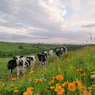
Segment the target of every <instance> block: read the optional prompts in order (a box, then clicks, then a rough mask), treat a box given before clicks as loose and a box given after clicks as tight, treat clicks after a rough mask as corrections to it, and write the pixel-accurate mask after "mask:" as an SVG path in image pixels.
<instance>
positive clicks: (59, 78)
mask: <svg viewBox="0 0 95 95" xmlns="http://www.w3.org/2000/svg"><path fill="white" fill-rule="evenodd" d="M56 79H57V80H59V81H61V80H63V79H64V78H63V76H62V75H57V76H56Z"/></svg>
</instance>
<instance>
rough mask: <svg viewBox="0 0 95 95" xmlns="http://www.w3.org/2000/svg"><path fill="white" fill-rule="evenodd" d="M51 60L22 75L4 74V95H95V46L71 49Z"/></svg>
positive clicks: (1, 92) (0, 81) (0, 83)
mask: <svg viewBox="0 0 95 95" xmlns="http://www.w3.org/2000/svg"><path fill="white" fill-rule="evenodd" d="M49 60H50V62H49V64H48V66H47V68H44V69H43V70H41V68H40V67H38V65H37V66H36V68H35V69H34V72H31V74H30V72H27V73H25V74H24V75H22V76H21V77H20V78H14V79H13V76H2V77H1V79H0V95H23V93H24V94H25V95H57V94H59V95H95V79H94V73H95V61H94V60H95V47H93V46H91V47H86V48H84V49H80V50H77V51H74V52H68V53H67V54H64V55H63V56H61V58H60V59H59V58H57V57H56V55H54V57H49ZM2 61H3V62H4V60H2ZM5 61H7V59H6V60H5ZM5 63H6V62H4V64H5ZM4 67H5V65H4ZM3 69H5V68H3V67H2V70H3ZM6 72H7V71H6ZM3 74H5V72H4V73H3ZM3 74H2V75H3ZM92 75H93V78H91V76H92ZM6 77H8V81H7V80H6ZM29 87H31V90H29V89H30V88H29ZM32 87H33V88H32ZM29 93H30V94H29Z"/></svg>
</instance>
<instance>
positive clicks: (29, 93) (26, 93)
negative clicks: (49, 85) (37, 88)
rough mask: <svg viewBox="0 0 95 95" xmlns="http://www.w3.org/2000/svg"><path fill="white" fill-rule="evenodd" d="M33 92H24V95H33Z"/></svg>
mask: <svg viewBox="0 0 95 95" xmlns="http://www.w3.org/2000/svg"><path fill="white" fill-rule="evenodd" d="M32 93H33V91H29V92H24V93H23V95H32Z"/></svg>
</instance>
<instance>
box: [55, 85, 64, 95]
mask: <svg viewBox="0 0 95 95" xmlns="http://www.w3.org/2000/svg"><path fill="white" fill-rule="evenodd" d="M54 91H56V92H57V94H59V95H62V94H63V93H64V92H65V90H64V89H63V88H62V87H61V86H60V85H56V88H55V89H54Z"/></svg>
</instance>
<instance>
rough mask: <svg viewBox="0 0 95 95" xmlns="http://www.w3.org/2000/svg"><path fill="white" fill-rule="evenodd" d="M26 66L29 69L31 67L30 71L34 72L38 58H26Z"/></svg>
mask: <svg viewBox="0 0 95 95" xmlns="http://www.w3.org/2000/svg"><path fill="white" fill-rule="evenodd" d="M26 61H27V62H26V64H25V65H27V67H30V71H33V68H34V64H35V61H36V57H35V56H29V57H26Z"/></svg>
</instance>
